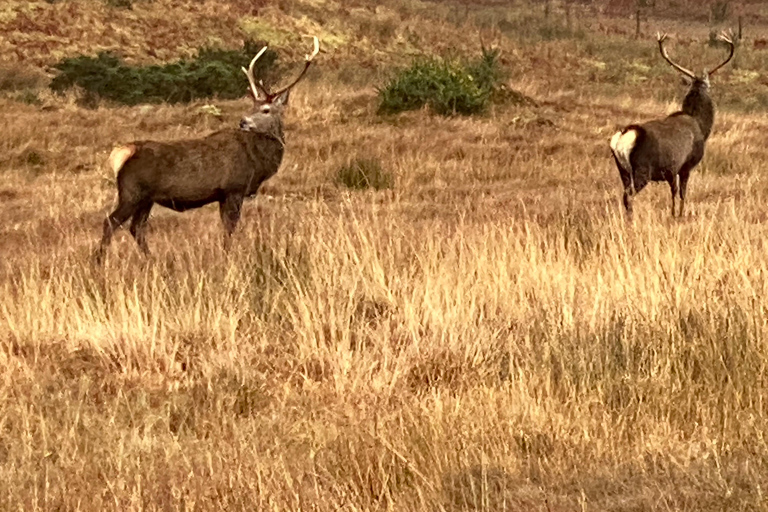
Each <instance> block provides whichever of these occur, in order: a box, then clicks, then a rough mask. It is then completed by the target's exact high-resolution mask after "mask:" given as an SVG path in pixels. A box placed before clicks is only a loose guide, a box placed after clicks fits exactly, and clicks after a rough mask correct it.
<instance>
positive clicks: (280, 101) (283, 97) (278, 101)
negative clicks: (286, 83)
mask: <svg viewBox="0 0 768 512" xmlns="http://www.w3.org/2000/svg"><path fill="white" fill-rule="evenodd" d="M290 94H291V90H290V89H288V90H287V91H285V92H284V93H281V94H280V96H278V97H277V98H275V101H273V102H272V104H273V105H277V106H278V107H282V106H284V105H287V104H288V96H289V95H290Z"/></svg>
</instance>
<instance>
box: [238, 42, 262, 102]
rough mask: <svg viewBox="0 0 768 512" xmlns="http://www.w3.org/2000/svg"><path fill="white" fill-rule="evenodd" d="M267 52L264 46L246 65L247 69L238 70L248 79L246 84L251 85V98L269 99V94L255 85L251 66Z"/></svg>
mask: <svg viewBox="0 0 768 512" xmlns="http://www.w3.org/2000/svg"><path fill="white" fill-rule="evenodd" d="M265 51H267V47H266V46H265V47H264V48H262V49H261V50H260V51H259V53H257V54H256V56H255V57H254V58H253V59H252V60H251V63H250V64H249V65H248V69H245V68H240V69H242V70H243V73H245V76H247V77H248V83H249V84H251V91H252V92H253V97H254V98H256V99H264V100H265V99H267V98H269V93H268V92H267V90H266V89H265V88H264V86H263V85H259V84H257V83H256V79H255V78H254V77H253V65H254V64H256V61H257V60H259V57H261V56H262V55H264V52H265Z"/></svg>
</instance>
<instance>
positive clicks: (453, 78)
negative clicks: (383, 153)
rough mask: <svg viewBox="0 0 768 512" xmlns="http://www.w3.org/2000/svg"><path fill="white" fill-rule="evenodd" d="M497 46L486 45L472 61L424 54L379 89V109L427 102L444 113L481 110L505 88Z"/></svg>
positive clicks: (390, 111)
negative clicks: (446, 58) (427, 56)
mask: <svg viewBox="0 0 768 512" xmlns="http://www.w3.org/2000/svg"><path fill="white" fill-rule="evenodd" d="M503 78H504V73H503V70H502V68H501V65H500V63H499V51H498V50H495V49H493V50H486V49H483V53H482V56H481V57H480V58H479V59H477V60H475V61H473V62H469V63H462V62H459V61H456V60H443V59H438V58H422V59H419V60H417V61H416V62H414V63H413V64H412V65H411V66H410V67H409V68H406V69H403V70H401V71H400V72H398V73H397V74H396V75H395V76H394V77H393V78H392V79H391V80H390V81H389V83H387V84H386V85H384V87H381V88H380V89H379V91H378V92H379V113H381V114H396V113H398V112H404V111H407V110H417V109H420V108H422V107H424V106H428V107H429V108H430V110H432V111H434V112H435V113H437V114H441V115H455V114H460V115H472V114H479V113H481V112H483V111H485V110H486V109H487V108H488V105H489V104H490V103H491V101H492V100H493V99H494V96H495V95H496V94H497V93H498V92H499V91H501V90H502V88H503Z"/></svg>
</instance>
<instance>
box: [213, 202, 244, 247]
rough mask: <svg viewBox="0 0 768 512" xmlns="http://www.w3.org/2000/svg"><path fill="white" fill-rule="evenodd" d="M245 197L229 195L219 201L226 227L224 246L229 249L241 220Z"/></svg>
mask: <svg viewBox="0 0 768 512" xmlns="http://www.w3.org/2000/svg"><path fill="white" fill-rule="evenodd" d="M243 199H244V198H243V196H242V195H240V194H234V195H228V196H227V197H225V198H224V199H223V200H221V201H219V215H220V216H221V223H222V224H223V225H224V236H225V238H224V245H225V247H227V248H228V247H229V244H230V238H231V237H232V233H234V231H235V228H236V227H237V222H238V221H239V220H240V210H241V209H242V206H243Z"/></svg>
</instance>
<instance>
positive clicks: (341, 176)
mask: <svg viewBox="0 0 768 512" xmlns="http://www.w3.org/2000/svg"><path fill="white" fill-rule="evenodd" d="M336 183H338V184H341V185H344V186H345V187H347V188H351V189H355V190H364V189H367V188H372V189H374V190H383V189H388V188H392V187H393V186H394V184H395V179H394V176H392V174H390V173H389V172H387V171H385V170H384V169H383V168H382V167H381V163H380V162H379V161H378V160H375V159H371V158H359V159H357V160H355V161H353V162H350V163H348V164H346V165H343V166H342V167H340V168H339V170H338V171H337V172H336Z"/></svg>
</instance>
